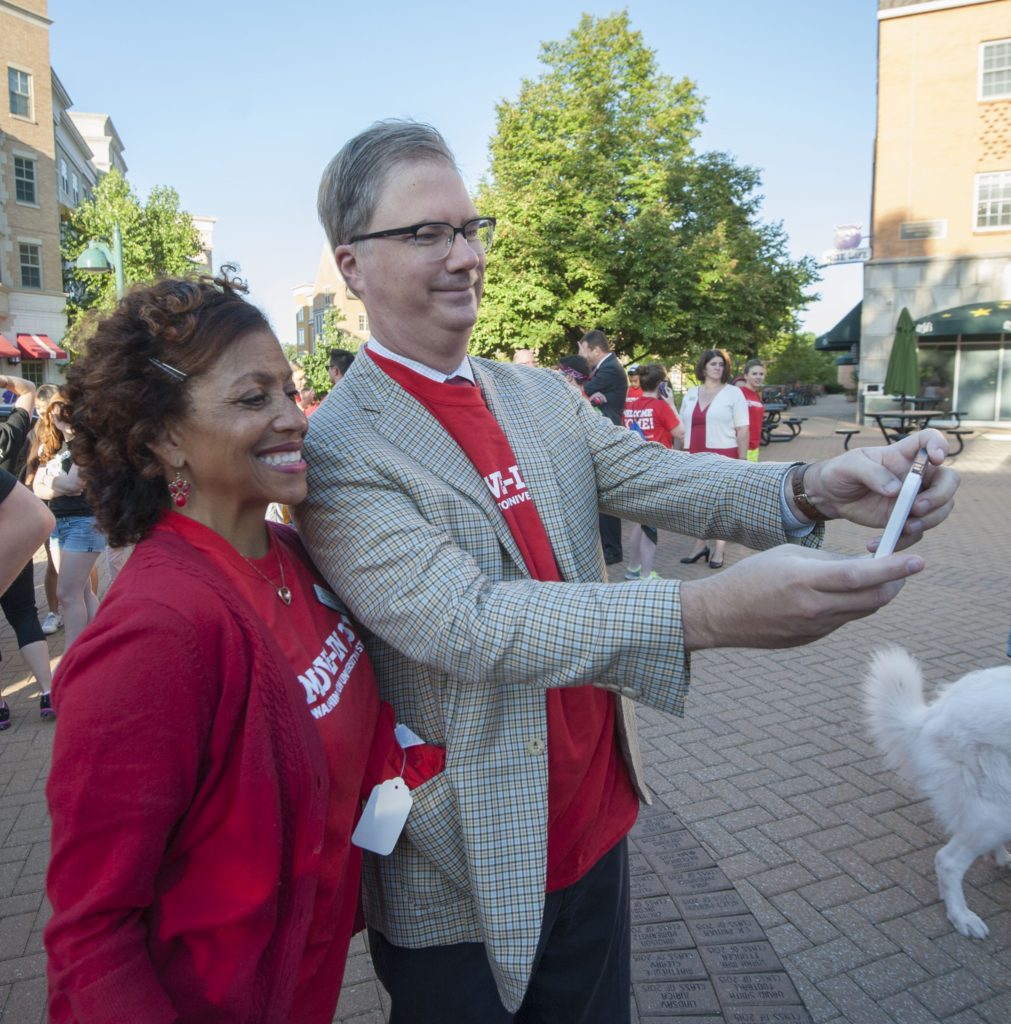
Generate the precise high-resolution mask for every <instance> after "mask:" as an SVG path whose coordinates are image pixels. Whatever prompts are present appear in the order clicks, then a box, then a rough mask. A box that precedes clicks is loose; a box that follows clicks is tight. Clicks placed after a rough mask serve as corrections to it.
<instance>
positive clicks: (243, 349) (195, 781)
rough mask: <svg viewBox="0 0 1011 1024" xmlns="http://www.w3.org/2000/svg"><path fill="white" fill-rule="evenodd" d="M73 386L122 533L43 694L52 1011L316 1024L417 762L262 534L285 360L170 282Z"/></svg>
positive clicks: (351, 633)
mask: <svg viewBox="0 0 1011 1024" xmlns="http://www.w3.org/2000/svg"><path fill="white" fill-rule="evenodd" d="M67 391H68V397H69V401H70V404H71V408H72V419H73V424H74V427H75V435H76V436H75V441H74V460H75V463H76V464H77V465H78V466H79V467H80V472H81V475H82V478H83V480H84V482H85V486H86V489H87V494H88V499H89V501H90V502H91V505H92V507H93V508H94V511H95V515H96V517H97V519H98V522H99V525H100V526H101V528H102V529H103V530H104V531H105V532H106V533H107V535H108V537H109V540H110V542H111V543H113V544H114V545H116V546H121V545H124V544H131V543H135V542H139V543H137V548H136V550H135V552H134V554H133V556H132V557H131V558H130V560H129V562H128V563H127V564H126V567H125V568H124V570H123V571H122V573H121V574H120V575H119V577H118V578H117V579H116V582H115V584H114V585H113V587H112V588H111V589H110V591H109V595H108V597H107V598H106V599H105V601H103V603H102V606H101V609H100V611H99V614H98V616H97V617H96V619H95V621H94V622H93V623H92V625H91V626H90V627H89V628H88V629H87V630H85V632H84V633H82V634H81V636H80V637H79V639H78V640H77V642H76V643H75V644H74V646H73V648H72V649H71V650H70V651H69V653H68V654H67V655H66V657H65V658H64V660H63V663H62V664H61V665H60V668H59V670H58V672H57V675H56V679H55V681H54V698H55V703H56V706H57V708H58V710H59V716H60V717H59V721H58V724H57V733H56V738H55V745H54V750H53V767H52V772H51V774H50V777H49V783H48V786H47V797H48V799H49V806H50V812H51V815H52V821H53V843H52V858H51V862H50V867H49V876H48V882H47V886H48V892H49V897H50V901H51V903H52V906H53V916H52V918H51V920H50V921H49V924H48V926H47V928H46V933H45V942H46V949H47V951H48V954H49V989H50V1020H51V1021H52V1022H54V1024H62V1022H71V1021H73V1022H77V1024H90V1022H99V1021H113V1020H116V1021H120V1020H124V1021H125V1020H143V1021H145V1022H146V1024H170V1022H171V1024H176V1022H178V1024H183V1022H185V1024H197V1022H207V1024H210V1022H212V1021H213V1022H214V1024H225V1022H229V1024H231V1022H235V1024H239V1022H242V1024H283V1022H288V1021H299V1022H304V1024H317V1022H318V1024H330V1021H331V1020H332V1018H333V1013H334V1008H335V1006H336V1004H337V998H338V996H339V994H340V986H341V979H342V975H343V970H344V961H345V958H346V954H347V948H348V942H349V940H350V936H351V933H352V930H353V922H354V919H355V912H356V906H357V894H358V882H359V870H360V858H361V851H360V850H359V849H358V848H357V847H356V846H354V845H352V843H351V841H350V840H351V833H352V830H353V828H354V825H355V822H356V820H357V819H358V816H359V812H360V808H361V802H362V800H363V799H364V798H366V797H367V796H368V794H369V793H370V792H371V790H372V787H373V785H374V784H376V783H378V782H379V781H381V780H382V779H384V778H392V777H393V776H395V775H397V774H399V773H400V771H401V770H402V769H404V768H405V767H406V769H407V770H406V771H405V775H407V776H408V777H409V781H410V780H411V772H412V770H414V767H415V764H416V762H418V761H420V760H422V759H423V758H424V756H425V753H426V748H417V747H415V748H411V750H410V751H408V752H407V753H408V754H410V755H411V756H410V758H408V757H407V755H405V754H404V752H402V751H401V749H400V747H399V745H398V744H397V743H396V740H395V739H394V736H393V722H392V713H391V711H390V709H389V707H388V706H387V705H385V704H382V703H381V702H380V700H379V698H378V696H377V692H376V686H375V680H374V678H373V675H372V669H371V667H370V664H369V659H368V656H367V654H366V653H365V649H364V646H363V642H362V639H361V638H360V636H359V635H358V632H357V629H356V627H355V625H354V624H353V623H352V622H351V620H350V619H349V617H348V614H347V612H346V610H345V609H344V607H343V605H342V604H341V603H340V601H339V600H338V599H337V598H336V596H335V595H333V594H332V593H331V592H330V591H329V589H328V588H327V585H326V584H325V582H324V581H323V579H322V578H321V577H320V576H319V575H318V574H317V573H316V572H315V571H314V569H313V568H312V565H311V564H310V563H309V561H308V558H307V557H306V555H305V553H304V551H303V550H302V547H301V544H300V543H299V540H298V538H297V536H296V535H295V534H294V532H293V531H292V530H291V529H290V528H287V527H278V526H274V525H271V526H269V527H268V525H267V523H266V522H265V521H264V514H265V512H266V509H267V505H268V504H269V503H270V502H280V503H283V504H287V505H294V504H297V503H298V502H299V501H301V500H302V498H303V497H304V496H305V490H306V479H305V470H306V466H305V462H304V461H303V460H302V440H303V438H304V436H305V432H306V419H305V416H304V415H303V413H302V411H301V410H300V409H299V407H298V405H297V404H296V401H295V399H296V389H295V385H294V384H293V382H292V378H291V370H290V367H289V366H288V363H287V361H286V360H285V358H284V355H283V353H282V351H281V347H280V345H279V344H278V341H277V338H276V337H275V336H274V334H273V333H272V332H271V330H270V328H269V327H268V325H267V323H266V321H265V320H264V318H263V316H262V314H261V313H260V312H259V311H258V310H256V309H255V308H254V307H253V306H251V305H249V304H248V303H247V302H246V301H245V300H244V299H243V298H242V296H241V294H240V288H239V287H238V286H237V285H236V284H235V282H233V281H229V280H228V279H227V278H222V279H218V280H216V281H210V280H207V279H205V280H202V281H199V282H197V281H183V280H176V281H163V282H161V283H159V284H156V285H154V286H152V287H150V288H142V289H138V290H135V291H133V292H131V293H130V294H129V295H128V296H127V297H126V298H125V299H124V300H123V301H122V302H121V303H120V305H119V306H118V307H117V309H116V310H115V311H114V312H113V313H112V314H111V315H110V316H109V317H108V318H107V319H105V320H104V321H103V322H102V323H101V324H100V325H99V328H98V331H97V334H96V335H95V336H94V338H93V339H92V340H91V342H90V343H89V346H88V351H87V354H86V355H85V356H84V358H82V359H80V360H79V361H78V362H77V363H76V364H75V365H74V367H73V368H72V369H71V372H70V375H69V380H68V388H67ZM427 752H428V753H432V751H431V748H427ZM433 756H435V757H436V758H437V756H438V752H435V753H434V755H433ZM414 781H419V779H418V777H416V776H415V777H414Z"/></svg>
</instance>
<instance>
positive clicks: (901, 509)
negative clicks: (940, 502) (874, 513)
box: [874, 448, 927, 558]
mask: <svg viewBox="0 0 1011 1024" xmlns="http://www.w3.org/2000/svg"><path fill="white" fill-rule="evenodd" d="M926 468H927V449H926V448H921V449H920V450H919V451H918V452H917V453H916V458H915V459H913V465H912V467H911V468H910V470H909V473H908V474H907V475H906V479H905V480H903V481H902V490H901V491H899V496H898V497H897V498H896V499H895V504H894V505H893V506H892V514H891V515H890V516H889V517H888V525H887V526H886V527H885V532H884V534H882V537H881V543H880V544H878V549H877V551H875V552H874V557H875V558H884V557H886V556H887V555H890V554H892V553H893V552H894V551H895V545H896V544H898V542H899V537H900V536H901V535H902V527H903V526H905V525H906V520H907V519H908V518H909V512H910V509H912V507H913V502H914V501H915V500H916V496H917V494H919V493H920V486H921V485H922V484H923V471H924V470H925V469H926Z"/></svg>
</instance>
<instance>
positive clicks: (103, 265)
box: [74, 221, 124, 299]
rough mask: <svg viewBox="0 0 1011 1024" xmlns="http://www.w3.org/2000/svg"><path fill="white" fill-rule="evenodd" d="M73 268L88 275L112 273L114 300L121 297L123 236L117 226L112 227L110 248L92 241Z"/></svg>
mask: <svg viewBox="0 0 1011 1024" xmlns="http://www.w3.org/2000/svg"><path fill="white" fill-rule="evenodd" d="M74 266H75V267H76V268H77V269H78V270H83V271H85V272H86V273H89V274H108V273H109V272H110V271H113V272H114V273H115V275H116V298H117V299H121V298H122V297H123V290H124V283H123V236H122V235H121V234H120V232H119V224H118V223H117V222H115V221H114V222H113V225H112V248H111V249H110V248H109V246H107V245H106V244H105V242H99V241H96V240H95V239H92V240H91V241H90V242H88V248H87V249H85V250H84V252H82V253H81V255H80V256H78V257H77V259H76V261H75V262H74Z"/></svg>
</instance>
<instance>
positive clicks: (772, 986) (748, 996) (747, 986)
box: [712, 971, 800, 1006]
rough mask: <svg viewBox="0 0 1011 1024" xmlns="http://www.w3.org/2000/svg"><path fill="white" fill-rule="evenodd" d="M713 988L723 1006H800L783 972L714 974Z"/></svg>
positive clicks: (797, 997) (793, 989)
mask: <svg viewBox="0 0 1011 1024" xmlns="http://www.w3.org/2000/svg"><path fill="white" fill-rule="evenodd" d="M712 981H713V987H714V988H715V989H716V992H717V994H718V995H719V999H720V1002H721V1003H722V1004H723V1005H724V1006H765V1005H768V1004H770V1003H777V1004H778V1003H787V1004H789V1003H795V1004H798V1005H799V1004H800V996H798V995H797V990H796V989H795V988H794V987H793V983H792V982H791V981H790V979H789V977H788V976H787V974H786V972H785V971H770V972H768V973H763V974H714V975H713V977H712Z"/></svg>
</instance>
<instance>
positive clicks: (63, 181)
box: [60, 156, 70, 195]
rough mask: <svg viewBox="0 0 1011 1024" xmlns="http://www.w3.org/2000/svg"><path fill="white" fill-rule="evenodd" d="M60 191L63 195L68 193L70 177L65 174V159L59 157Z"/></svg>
mask: <svg viewBox="0 0 1011 1024" xmlns="http://www.w3.org/2000/svg"><path fill="white" fill-rule="evenodd" d="M60 191H61V192H62V193H63V194H64V195H68V194H69V193H70V178H69V177H68V175H67V161H66V160H65V159H64V158H63V157H62V156H61V157H60Z"/></svg>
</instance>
